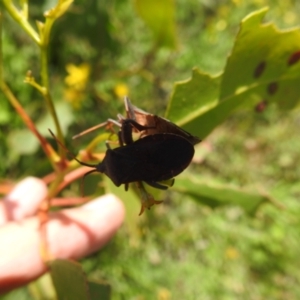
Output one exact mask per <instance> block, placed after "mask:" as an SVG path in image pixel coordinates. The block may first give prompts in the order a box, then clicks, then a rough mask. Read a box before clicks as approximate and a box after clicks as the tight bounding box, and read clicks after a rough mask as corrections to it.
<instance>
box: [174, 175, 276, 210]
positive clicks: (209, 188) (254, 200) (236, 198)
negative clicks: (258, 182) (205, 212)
mask: <svg viewBox="0 0 300 300" xmlns="http://www.w3.org/2000/svg"><path fill="white" fill-rule="evenodd" d="M173 189H174V190H176V191H178V192H180V193H182V194H184V195H187V196H190V197H191V198H193V199H194V200H195V201H197V202H199V203H201V204H205V205H208V206H210V207H213V208H214V207H217V206H221V205H226V204H231V205H237V206H240V207H242V208H243V209H244V210H245V211H246V212H248V213H251V214H252V213H254V212H255V211H256V209H257V208H258V207H259V206H260V205H261V204H262V203H265V202H271V199H270V197H269V196H268V195H266V194H263V193H257V192H256V193H250V192H246V191H243V190H242V189H238V188H235V187H231V186H228V185H222V184H216V183H212V182H209V183H207V180H201V179H199V178H198V177H195V176H192V175H188V174H182V175H181V176H180V177H178V178H176V184H175V185H174V187H173Z"/></svg>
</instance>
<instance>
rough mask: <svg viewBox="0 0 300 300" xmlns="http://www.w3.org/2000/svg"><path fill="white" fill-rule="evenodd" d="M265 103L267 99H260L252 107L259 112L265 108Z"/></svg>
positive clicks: (266, 103)
mask: <svg viewBox="0 0 300 300" xmlns="http://www.w3.org/2000/svg"><path fill="white" fill-rule="evenodd" d="M267 105H268V101H267V100H262V101H261V102H259V103H257V104H256V105H255V108H254V109H255V111H256V112H258V113H261V112H263V111H264V110H265V109H266V107H267Z"/></svg>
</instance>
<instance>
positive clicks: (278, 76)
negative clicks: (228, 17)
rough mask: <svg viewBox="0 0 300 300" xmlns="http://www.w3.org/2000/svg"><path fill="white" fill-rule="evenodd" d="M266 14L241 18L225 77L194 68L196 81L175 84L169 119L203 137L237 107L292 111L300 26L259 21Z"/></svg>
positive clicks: (299, 72)
mask: <svg viewBox="0 0 300 300" xmlns="http://www.w3.org/2000/svg"><path fill="white" fill-rule="evenodd" d="M266 12H267V8H264V9H261V10H259V11H257V12H254V13H252V14H250V15H249V16H247V17H246V18H245V19H244V20H243V21H242V23H241V27H240V31H239V33H238V35H237V37H236V41H235V44H234V47H233V50H232V52H231V55H230V56H229V58H228V61H227V64H226V67H225V71H224V73H223V75H222V76H218V77H211V76H209V75H205V74H202V73H201V72H200V71H195V70H194V71H193V75H192V79H190V80H187V81H185V82H180V83H177V84H175V88H174V93H173V95H172V97H171V99H170V103H169V107H168V110H167V117H168V118H169V119H170V120H172V121H173V122H176V123H177V124H178V125H181V126H183V127H184V129H186V130H187V131H189V132H191V133H192V134H194V135H197V136H198V137H200V138H205V137H206V136H207V135H208V134H209V133H210V132H211V131H212V130H213V129H214V128H216V127H217V126H218V125H220V124H221V123H222V122H224V121H225V120H226V119H227V118H228V116H229V115H230V114H231V113H232V112H233V111H234V110H236V109H238V108H255V107H256V105H258V104H259V103H271V102H274V103H277V104H278V106H279V107H280V108H283V109H291V108H293V107H295V106H296V105H297V104H298V102H299V100H300V96H299V95H300V85H299V82H300V30H299V28H296V29H295V28H294V29H291V30H284V31H281V30H278V29H277V28H276V27H275V26H274V25H273V24H261V20H262V18H263V17H264V16H265V14H266ZM196 72H197V73H198V74H197V73H196ZM201 76H202V77H203V78H201ZM197 81H198V83H197ZM213 89H216V90H215V91H213Z"/></svg>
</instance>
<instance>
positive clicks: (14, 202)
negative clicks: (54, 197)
mask: <svg viewBox="0 0 300 300" xmlns="http://www.w3.org/2000/svg"><path fill="white" fill-rule="evenodd" d="M46 195H47V186H46V184H45V183H44V182H43V181H42V180H41V179H38V178H35V177H27V178H25V179H23V180H22V181H20V182H19V183H18V184H17V185H16V186H15V187H14V189H13V190H12V191H11V192H10V193H9V194H8V195H6V196H5V197H4V199H3V201H1V202H0V226H1V225H3V224H4V223H6V222H9V221H19V220H22V219H24V218H26V217H29V216H33V215H34V214H35V213H36V211H37V210H38V209H39V206H40V203H41V201H42V200H43V199H44V198H45V197H46Z"/></svg>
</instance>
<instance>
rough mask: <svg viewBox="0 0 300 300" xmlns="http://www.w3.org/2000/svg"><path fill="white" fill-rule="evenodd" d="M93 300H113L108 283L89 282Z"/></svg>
mask: <svg viewBox="0 0 300 300" xmlns="http://www.w3.org/2000/svg"><path fill="white" fill-rule="evenodd" d="M88 286H89V291H90V296H91V299H92V300H109V299H110V298H111V296H110V295H111V286H110V285H109V284H107V283H106V282H94V281H88Z"/></svg>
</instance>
